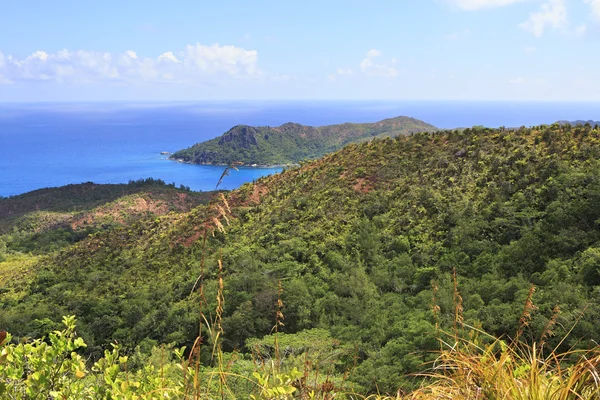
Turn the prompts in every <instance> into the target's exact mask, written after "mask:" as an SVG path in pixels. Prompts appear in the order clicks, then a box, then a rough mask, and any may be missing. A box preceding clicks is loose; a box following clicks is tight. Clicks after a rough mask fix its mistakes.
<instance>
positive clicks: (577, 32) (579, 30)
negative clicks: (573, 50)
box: [574, 24, 587, 36]
mask: <svg viewBox="0 0 600 400" xmlns="http://www.w3.org/2000/svg"><path fill="white" fill-rule="evenodd" d="M586 30H587V25H586V24H581V25H579V26H577V27H576V28H575V31H574V34H575V36H582V35H583V34H585V31H586Z"/></svg>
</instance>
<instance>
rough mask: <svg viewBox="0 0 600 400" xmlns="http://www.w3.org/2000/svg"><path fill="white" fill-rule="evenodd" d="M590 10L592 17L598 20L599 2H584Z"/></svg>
mask: <svg viewBox="0 0 600 400" xmlns="http://www.w3.org/2000/svg"><path fill="white" fill-rule="evenodd" d="M584 1H585V2H586V3H587V4H589V5H590V7H591V8H592V15H593V16H594V17H595V18H596V19H598V20H600V0H584Z"/></svg>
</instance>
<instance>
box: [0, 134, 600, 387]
mask: <svg viewBox="0 0 600 400" xmlns="http://www.w3.org/2000/svg"><path fill="white" fill-rule="evenodd" d="M205 240H206V241H205ZM219 260H220V261H221V262H222V265H223V271H222V272H220V271H219V269H218V265H219ZM3 265H4V266H6V265H7V264H6V262H5V263H0V271H1V270H2V269H1V268H2V267H3ZM21 268H22V270H23V271H26V273H23V274H21V275H20V276H13V278H12V279H11V281H10V282H8V281H4V282H0V293H3V296H2V297H0V326H2V327H5V328H6V329H7V330H8V331H10V332H12V333H14V334H15V335H16V336H17V337H22V336H39V335H41V334H43V333H45V332H49V331H51V330H53V329H57V328H58V327H59V325H58V323H57V321H59V320H60V317H61V316H62V315H65V314H75V315H77V316H78V318H79V324H78V332H79V333H80V334H81V335H82V336H83V337H84V339H85V340H86V343H88V347H87V349H86V351H87V352H88V354H89V355H90V356H91V357H92V358H98V357H99V356H100V355H101V354H102V351H103V349H105V348H107V347H109V346H110V343H114V342H115V341H117V342H118V343H119V344H120V346H122V348H123V349H124V351H125V352H129V354H137V353H136V352H143V351H149V350H148V349H149V348H151V347H152V345H154V344H160V343H172V344H173V345H174V346H184V345H185V346H187V348H188V349H189V348H191V347H192V345H193V344H194V343H195V339H196V336H197V334H198V325H199V323H200V315H199V310H198V307H199V304H200V305H201V307H202V310H203V312H205V313H206V315H208V318H212V319H213V320H214V318H215V315H218V316H219V321H220V322H219V323H220V326H222V329H223V341H222V346H223V349H224V350H225V351H226V352H232V353H230V354H229V355H228V356H227V357H232V358H231V359H233V358H236V359H239V360H241V361H240V362H242V364H243V362H248V363H250V362H251V361H250V360H253V359H254V358H255V357H258V356H259V355H260V354H262V356H264V357H265V358H267V359H269V357H274V354H273V350H272V349H273V346H272V345H269V343H272V338H271V337H270V336H269V334H271V333H272V332H273V327H274V326H275V325H277V326H278V329H279V330H280V331H282V332H285V333H286V336H285V338H286V342H285V343H287V344H286V346H287V347H286V350H285V353H283V352H282V354H285V357H286V362H288V363H289V364H288V365H289V366H293V365H298V363H299V364H300V365H302V364H303V363H304V358H303V355H306V354H307V353H308V352H310V354H311V355H310V357H317V358H318V357H322V358H320V359H321V360H323V362H322V364H319V367H318V368H320V369H319V373H320V375H321V376H327V377H331V379H332V380H334V381H335V382H336V385H337V384H342V383H344V384H346V385H348V384H352V385H353V386H352V387H353V388H355V389H356V390H358V391H361V392H363V393H374V392H378V391H381V392H384V393H385V392H388V393H395V391H396V390H397V389H398V387H402V388H403V389H410V388H414V387H415V386H417V385H418V384H419V380H418V378H416V377H414V376H411V375H409V374H410V373H414V372H418V371H421V370H422V369H423V366H424V364H423V363H425V362H427V361H430V360H432V358H433V357H435V356H434V355H433V354H432V351H435V350H439V346H440V345H439V342H438V341H437V337H438V336H437V329H436V326H439V327H440V328H441V329H443V330H446V331H451V330H452V329H453V324H454V323H455V322H454V321H456V315H457V313H459V314H460V315H461V318H464V323H465V324H467V325H469V326H474V327H478V328H481V329H483V330H485V331H487V332H490V333H492V334H494V335H497V336H503V335H504V337H506V336H505V335H513V334H514V332H516V331H517V329H518V326H519V322H518V321H519V320H520V319H521V318H522V310H523V304H524V303H525V300H526V299H527V298H528V296H529V294H530V293H532V292H531V291H530V287H531V284H534V285H535V286H536V287H537V291H536V292H535V293H534V294H533V303H534V304H535V306H536V307H537V310H536V309H534V308H529V309H528V312H531V320H530V321H529V322H528V325H527V326H525V327H524V328H523V334H522V337H523V338H524V340H527V341H529V342H536V341H538V340H540V337H541V336H542V333H543V332H545V331H546V327H547V326H548V324H549V321H551V318H555V322H554V324H553V325H552V326H553V329H552V330H553V335H547V336H546V339H545V340H546V341H547V342H548V346H550V347H553V346H559V342H560V340H561V339H562V338H563V337H564V335H565V334H566V333H567V331H569V330H570V329H571V327H572V326H575V327H574V329H573V330H572V332H571V333H570V335H569V336H568V337H567V339H566V340H565V341H564V342H562V343H560V346H559V348H561V349H570V348H571V347H572V346H576V347H582V348H591V347H594V346H595V343H597V342H598V341H600V327H599V326H598V324H597V321H598V320H599V318H600V297H599V296H600V291H599V290H598V286H600V132H599V131H598V130H595V129H593V128H592V127H590V126H577V127H572V126H559V125H552V126H540V127H532V128H530V129H526V128H521V129H518V130H507V129H500V130H492V129H484V128H473V129H465V130H462V131H437V132H433V133H422V134H415V135H411V136H404V135H401V136H398V137H396V138H382V139H377V140H374V141H370V142H365V143H359V144H350V145H348V146H346V147H344V148H343V149H342V150H340V151H338V152H336V153H333V154H330V155H327V156H325V157H324V158H322V159H320V160H318V161H314V162H311V163H307V164H305V165H303V166H302V167H299V168H293V169H289V170H286V171H284V172H283V173H281V174H277V175H274V176H271V177H267V178H263V179H260V180H258V181H257V182H256V183H254V184H246V185H244V186H242V187H241V188H240V189H239V190H235V191H232V192H230V193H228V194H227V195H226V196H225V197H223V198H221V197H220V196H217V197H215V198H214V199H213V201H212V202H211V203H210V204H208V205H200V206H198V207H196V208H194V209H192V210H191V211H189V212H183V213H170V214H165V215H162V216H159V217H156V218H146V219H139V220H137V221H135V222H134V223H132V224H131V225H129V226H116V227H114V228H112V229H110V230H106V231H102V232H100V233H98V234H95V235H93V236H90V237H87V238H85V239H84V240H82V241H79V242H78V243H76V244H74V245H72V246H69V247H67V248H64V249H62V250H60V251H59V252H56V253H51V254H48V255H46V256H43V257H39V258H36V259H34V260H31V261H30V262H29V263H28V264H27V265H25V266H22V267H21ZM454 268H455V269H456V271H457V274H458V278H457V287H458V288H459V289H460V295H459V297H457V291H456V289H455V288H454V286H453V282H452V272H453V269H454ZM199 277H200V278H201V279H199ZM221 278H222V279H221ZM221 284H222V285H223V289H222V290H223V292H222V296H221V294H219V293H221V291H220V285H221ZM279 285H281V290H280V289H279ZM199 287H201V288H202V293H200V292H199V291H198V289H199ZM279 298H281V303H280V302H279ZM217 299H218V301H217ZM457 299H459V300H457ZM457 301H459V303H458V304H459V306H460V309H457V308H456V302H457ZM432 302H433V304H432ZM278 304H283V305H278ZM557 305H558V306H559V309H560V310H561V311H560V313H558V314H556V313H557V312H555V315H556V316H555V317H552V315H553V310H556V306H557ZM434 306H435V307H439V309H437V308H435V307H434ZM432 309H433V310H434V311H435V312H432ZM211 310H212V311H211ZM215 310H217V312H216V313H215ZM457 310H458V311H457ZM279 311H281V313H282V315H284V317H285V319H284V320H283V321H281V320H280V318H281V317H279V315H280V314H279ZM276 316H277V317H276ZM221 318H222V319H221ZM276 318H277V319H276ZM278 321H279V322H282V323H283V324H282V325H279V322H278ZM204 329H205V330H203V332H204V335H206V336H205V337H204V338H203V339H204V341H203V342H202V343H209V344H210V343H211V342H210V337H209V336H208V333H206V328H204ZM288 335H289V336H288ZM263 337H264V339H263ZM477 340H483V339H481V338H479V339H477ZM259 345H260V346H262V347H261V348H262V350H257V347H255V346H259ZM261 352H262V353H261ZM159 353H160V351H159ZM257 354H258V355H257ZM228 359H229V358H226V360H228ZM203 362H204V363H205V365H207V366H209V365H214V364H211V363H213V362H214V361H213V360H211V358H210V356H206V357H205V358H203ZM294 363H296V364H294ZM290 368H291V367H290ZM236 371H237V370H236ZM240 373H241V372H240ZM515 373H516V372H515ZM328 379H329V378H328Z"/></svg>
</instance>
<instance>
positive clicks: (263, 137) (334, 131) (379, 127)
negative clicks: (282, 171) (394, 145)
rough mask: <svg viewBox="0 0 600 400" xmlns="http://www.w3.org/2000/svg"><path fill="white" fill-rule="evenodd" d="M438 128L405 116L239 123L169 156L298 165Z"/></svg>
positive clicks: (201, 160)
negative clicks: (371, 142) (348, 147)
mask: <svg viewBox="0 0 600 400" xmlns="http://www.w3.org/2000/svg"><path fill="white" fill-rule="evenodd" d="M436 130H437V128H436V127H434V126H433V125H430V124H427V123H425V122H423V121H420V120H418V119H415V118H411V117H403V116H401V117H395V118H387V119H384V120H381V121H378V122H374V123H343V124H337V125H325V126H318V127H313V126H308V125H301V124H298V123H294V122H287V123H284V124H282V125H280V126H276V127H270V126H256V127H255V126H249V125H236V126H234V127H232V128H231V129H230V130H228V131H227V132H225V133H224V134H222V135H221V136H219V137H217V138H214V139H211V140H208V141H205V142H202V143H198V144H195V145H194V146H192V147H189V148H187V149H184V150H180V151H177V152H175V153H173V154H172V155H171V156H170V158H171V159H174V160H178V161H183V162H189V163H195V164H218V165H229V164H231V163H233V162H240V163H242V164H243V165H247V166H253V165H261V166H272V165H287V164H297V163H299V162H300V161H303V160H305V159H314V158H319V157H322V156H323V155H325V154H327V153H330V152H333V151H336V150H338V149H340V148H341V147H343V146H344V145H346V144H348V143H352V142H357V141H364V140H370V139H373V138H375V137H386V136H389V137H393V136H397V135H408V134H412V133H417V132H433V131H436Z"/></svg>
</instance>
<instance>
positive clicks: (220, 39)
mask: <svg viewBox="0 0 600 400" xmlns="http://www.w3.org/2000/svg"><path fill="white" fill-rule="evenodd" d="M599 50H600V0H389V1H387V0H386V1H378V0H371V1H358V0H345V1H338V0H321V1H312V0H304V1H301V2H292V1H281V0H279V1H266V0H253V1H235V2H234V1H226V0H222V1H219V2H208V1H204V0H186V1H183V0H182V1H175V0H173V1H170V2H168V3H167V2H165V1H154V0H144V1H137V0H128V1H122V0H119V1H113V0H104V1H75V0H73V1H64V0H54V1H46V0H38V1H31V0H19V1H11V2H9V1H6V2H3V4H2V5H1V12H0V101H82V100H85V101H104V100H126V101H130V100H163V101H168V100H205V99H208V100H210V99H435V100H544V101H545V100H551V101H600V78H598V76H600V74H599V73H598V72H597V71H598V70H599V69H600V67H598V66H599V65H600V51H599Z"/></svg>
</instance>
